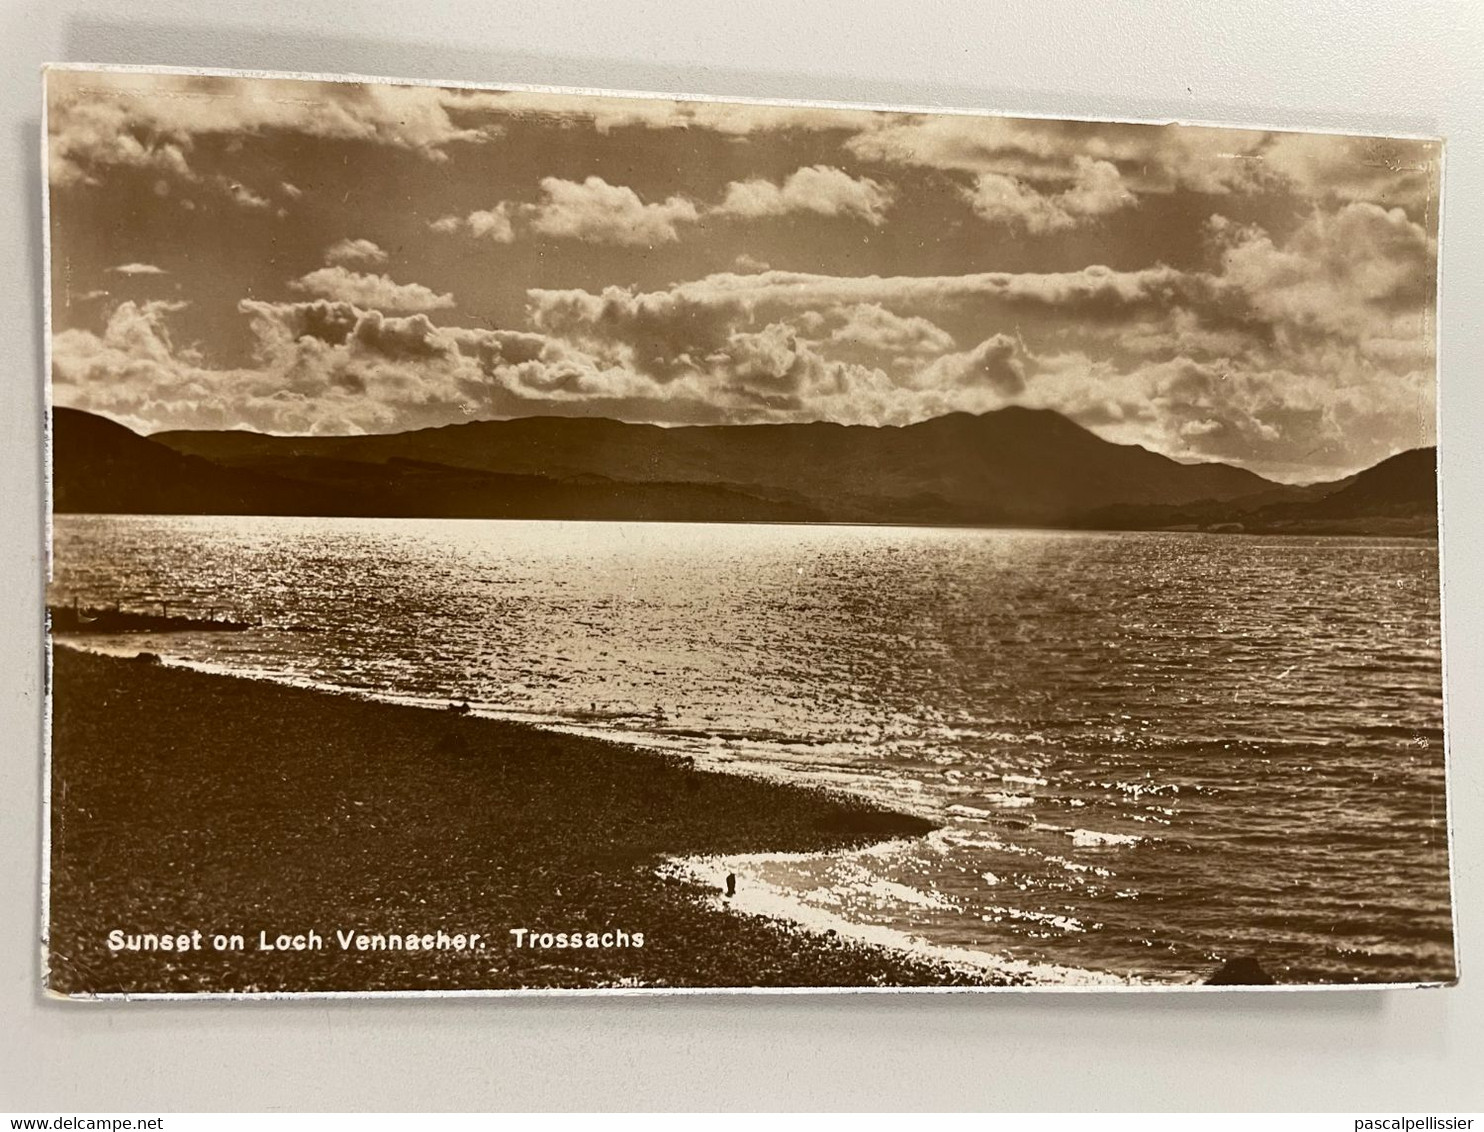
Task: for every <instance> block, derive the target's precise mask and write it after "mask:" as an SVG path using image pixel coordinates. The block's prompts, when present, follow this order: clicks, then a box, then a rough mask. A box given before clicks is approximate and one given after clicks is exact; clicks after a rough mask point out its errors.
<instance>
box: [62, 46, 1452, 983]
mask: <svg viewBox="0 0 1484 1132" xmlns="http://www.w3.org/2000/svg"><path fill="white" fill-rule="evenodd" d="M45 87H46V91H45V95H46V131H45V132H46V140H45V145H46V176H47V189H46V200H47V204H48V213H47V223H48V233H49V234H48V239H49V261H50V267H49V271H50V275H49V302H50V328H49V337H48V341H49V348H50V375H49V390H50V410H49V425H48V428H49V431H48V437H49V453H50V460H51V465H50V466H51V478H50V507H51V530H50V535H51V558H50V575H49V579H50V581H49V586H50V588H49V593H48V618H49V634H50V644H51V649H50V658H51V666H52V667H51V683H50V719H51V731H50V750H49V752H48V756H47V757H48V765H47V781H48V794H49V798H48V814H47V829H48V840H47V844H46V847H45V852H46V855H47V858H48V860H47V869H46V877H45V886H44V893H43V916H42V920H43V923H42V931H43V936H44V945H45V963H44V974H45V981H46V986H47V988H48V989H49V990H50V991H51V992H53V993H55V994H59V995H66V996H72V997H79V998H88V997H95V996H114V995H129V996H136V995H139V996H148V995H201V994H230V995H254V994H272V995H278V994H325V993H345V992H350V993H449V992H463V993H470V992H476V993H494V992H511V991H521V992H525V991H554V990H563V991H566V990H580V991H598V990H646V991H674V990H682V989H704V988H900V987H917V988H999V987H1055V988H1068V987H1071V988H1084V987H1111V988H1129V987H1139V988H1205V987H1212V986H1228V987H1229V986H1265V987H1297V986H1351V985H1368V986H1377V985H1416V984H1440V983H1449V982H1452V981H1453V980H1454V978H1455V960H1454V944H1453V915H1452V907H1451V900H1450V865H1449V832H1448V822H1447V798H1446V791H1445V750H1444V742H1443V739H1444V729H1443V698H1442V677H1441V647H1440V609H1439V577H1438V515H1437V491H1436V454H1435V447H1434V445H1435V443H1436V414H1435V404H1436V393H1435V386H1436V353H1435V338H1436V328H1435V325H1434V314H1435V310H1436V292H1437V262H1438V248H1437V233H1438V198H1439V168H1440V162H1441V156H1442V152H1441V145H1440V143H1438V142H1437V141H1434V140H1428V139H1424V138H1393V137H1355V136H1344V135H1337V134H1318V133H1303V132H1291V131H1290V132H1285V131H1279V130H1272V129H1237V128H1226V127H1211V126H1183V125H1169V124H1163V125H1157V124H1140V123H1131V122H1097V121H1060V120H1052V119H1037V118H1013V117H1003V116H993V115H988V114H984V113H977V112H975V113H943V112H921V111H895V110H883V109H867V108H850V107H841V106H833V105H800V104H783V103H766V102H748V103H735V102H721V101H697V100H677V99H675V98H672V97H661V96H649V95H645V96H637V95H625V96H620V95H601V96H598V95H590V94H577V93H572V92H565V91H560V90H531V89H505V88H498V87H484V86H439V85H431V84H423V83H416V84H413V83H402V82H395V81H384V80H377V81H371V80H361V79H357V80H339V79H326V78H323V77H315V78H305V77H294V76H289V75H284V76H277V77H271V76H261V75H243V74H232V73H196V72H183V71H180V72H158V71H144V70H127V69H122V70H121V69H98V68H83V67H61V68H51V69H49V71H48V72H47V74H46V78H45Z"/></svg>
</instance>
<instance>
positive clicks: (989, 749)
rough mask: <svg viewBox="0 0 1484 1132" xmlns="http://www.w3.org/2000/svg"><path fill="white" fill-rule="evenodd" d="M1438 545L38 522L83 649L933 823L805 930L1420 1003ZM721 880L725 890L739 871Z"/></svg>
mask: <svg viewBox="0 0 1484 1132" xmlns="http://www.w3.org/2000/svg"><path fill="white" fill-rule="evenodd" d="M1437 568H1438V562H1437V549H1436V546H1435V545H1434V544H1432V543H1428V542H1420V541H1409V540H1382V539H1348V538H1347V539H1338V538H1277V537H1262V538H1258V537H1240V536H1207V535H1198V534H1189V535H1186V534H1081V533H1078V534H1069V533H1060V532H1027V531H969V530H932V529H916V528H912V529H904V528H878V527H799V526H740V525H739V526H723V525H715V526H712V525H700V524H683V525H682V524H627V523H561V522H508V521H507V522H500V521H491V522H481V521H441V520H359V519H342V520H322V519H312V520H306V519H289V518H220V517H133V516H97V517H94V516H60V517H58V518H57V520H56V528H55V552H54V584H53V593H52V600H53V601H64V602H65V601H71V600H72V599H74V598H77V599H79V600H80V601H81V602H82V603H83V604H85V605H86V604H101V603H110V604H111V603H113V602H116V601H117V602H120V603H122V604H123V605H124V606H125V607H126V608H129V607H133V608H140V609H145V608H150V607H151V606H152V603H157V602H159V601H162V600H163V601H166V602H167V603H168V607H169V609H170V611H171V612H181V613H194V614H198V615H204V614H207V613H211V612H216V613H221V614H230V615H233V616H235V617H238V618H241V619H247V620H252V621H255V622H261V623H262V626H263V627H262V628H259V629H254V630H252V631H249V632H245V633H217V634H205V633H202V634H169V635H156V636H150V637H140V636H138V635H132V636H130V637H128V638H115V639H97V638H93V639H90V640H89V642H88V643H89V644H90V645H91V646H96V647H103V648H108V649H114V650H119V651H131V652H132V651H136V650H138V649H141V648H149V649H153V650H154V651H158V652H160V653H162V654H164V655H166V656H167V657H172V658H178V659H182V660H187V661H191V662H194V663H197V664H205V665H210V666H217V667H221V668H225V669H228V670H232V671H239V672H247V673H252V674H256V675H260V676H266V677H271V678H275V679H287V680H295V681H300V682H307V683H313V684H317V685H327V686H332V687H336V688H344V689H354V690H357V691H363V692H370V693H374V694H377V695H381V696H386V697H390V698H396V699H407V700H425V699H428V700H448V699H455V698H456V699H461V700H464V699H467V700H469V701H470V702H471V703H473V704H474V705H475V706H476V707H479V708H481V709H482V710H487V711H489V712H491V713H493V714H498V715H504V716H510V717H514V718H525V719H532V720H535V721H538V722H545V723H548V724H553V725H557V726H563V727H569V728H576V729H579V730H584V731H596V732H600V733H603V734H608V735H613V734H617V735H619V736H621V737H625V738H629V739H632V740H635V741H638V742H642V743H645V744H647V745H650V746H658V747H665V748H667V749H672V750H674V749H680V750H684V751H687V752H689V753H691V754H694V755H695V756H696V757H697V758H698V760H700V761H701V762H703V763H705V764H708V765H724V764H730V765H731V766H733V767H735V768H739V769H748V770H753V771H761V772H763V773H768V774H771V775H775V776H778V777H781V778H785V779H797V780H801V781H813V782H827V783H831V784H834V785H837V786H841V787H845V788H848V789H852V790H856V791H859V792H863V793H866V794H869V795H871V796H872V797H875V798H877V799H879V800H881V801H883V802H885V803H887V804H890V805H893V806H896V807H899V808H907V809H911V810H913V811H915V812H920V813H924V814H928V815H931V816H933V817H935V818H936V819H937V820H939V821H941V822H942V823H943V828H942V829H941V830H940V831H938V832H937V833H935V834H933V835H932V836H930V837H929V838H927V839H925V840H921V841H909V842H894V843H891V844H889V845H887V846H885V847H880V848H878V849H876V850H874V851H871V852H866V853H855V854H849V855H844V856H838V857H806V858H778V859H761V860H752V861H748V862H745V863H743V865H745V873H744V876H743V883H744V884H752V885H756V886H762V887H764V888H766V889H767V890H768V891H769V892H772V893H776V894H778V895H779V896H780V898H786V900H788V901H790V902H792V903H793V904H794V905H795V906H796V907H797V908H798V909H799V910H800V911H801V913H807V912H809V911H814V912H818V913H820V914H821V915H825V916H831V917H839V918H840V919H842V920H843V921H845V922H847V923H852V924H860V925H865V926H875V927H878V928H890V929H894V930H896V931H899V932H904V933H906V934H908V935H911V936H914V937H917V938H920V939H922V940H925V941H927V942H929V943H931V944H935V945H938V946H942V947H952V948H969V949H973V950H976V951H983V952H988V953H993V954H996V955H1006V956H1010V957H1013V958H1016V959H1020V960H1027V961H1031V962H1036V963H1053V964H1057V965H1064V966H1070V967H1075V968H1080V969H1083V970H1090V971H1097V972H1105V973H1111V974H1113V975H1116V976H1119V977H1137V978H1146V979H1155V980H1178V979H1185V978H1189V977H1190V976H1192V975H1193V974H1199V973H1202V972H1204V971H1206V970H1208V969H1209V968H1210V967H1211V966H1212V965H1213V961H1214V960H1215V959H1217V958H1224V957H1228V956H1232V955H1239V954H1251V955H1256V956H1258V957H1260V959H1261V961H1262V962H1263V964H1264V965H1265V966H1266V967H1268V969H1269V970H1271V971H1273V972H1275V973H1276V974H1278V975H1279V976H1280V977H1282V978H1284V979H1285V980H1315V981H1341V982H1349V981H1357V980H1359V981H1410V980H1429V979H1446V978H1451V977H1452V973H1453V948H1452V936H1451V914H1450V910H1449V896H1448V864H1447V830H1446V823H1445V804H1444V788H1443V743H1442V700H1441V678H1440V660H1439V656H1440V650H1439V614H1438V585H1437ZM743 865H738V866H735V867H743Z"/></svg>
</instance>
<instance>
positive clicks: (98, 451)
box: [52, 407, 1437, 534]
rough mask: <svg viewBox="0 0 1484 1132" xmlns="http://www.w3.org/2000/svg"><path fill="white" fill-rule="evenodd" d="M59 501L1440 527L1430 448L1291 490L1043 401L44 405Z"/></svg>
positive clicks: (979, 521)
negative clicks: (97, 411) (572, 409)
mask: <svg viewBox="0 0 1484 1132" xmlns="http://www.w3.org/2000/svg"><path fill="white" fill-rule="evenodd" d="M52 439H53V466H54V474H53V499H54V506H55V509H56V510H57V511H58V512H130V513H152V514H161V513H183V514H268V515H327V516H328V515H345V516H373V515H379V516H401V517H409V516H426V517H442V518H525V519H534V518H546V519H626V520H666V521H677V522H689V521H712V522H729V521H730V522H859V523H919V524H973V525H1005V526H1052V527H1082V528H1087V527H1108V528H1133V529H1242V530H1263V531H1266V530H1280V531H1281V530H1292V531H1301V530H1309V529H1312V530H1321V531H1333V532H1336V533H1350V532H1354V533H1399V534H1427V533H1430V532H1433V531H1435V530H1436V521H1437V520H1436V487H1435V475H1436V473H1435V468H1436V454H1435V452H1434V450H1433V449H1417V450H1414V451H1413V452H1408V453H1403V454H1401V455H1399V456H1395V457H1392V458H1391V459H1390V460H1387V461H1383V462H1382V463H1381V464H1379V465H1377V466H1376V467H1374V468H1371V469H1368V470H1367V471H1364V472H1361V473H1359V474H1358V475H1356V476H1352V477H1349V478H1347V479H1345V480H1339V481H1336V482H1334V483H1327V484H1314V485H1309V486H1306V487H1293V486H1289V485H1282V484H1276V483H1273V482H1272V481H1269V480H1266V479H1263V478H1262V477H1260V476H1258V475H1255V474H1254V473H1252V472H1249V471H1246V470H1244V469H1240V468H1235V467H1231V466H1229V465H1226V464H1218V463H1205V464H1182V463H1179V462H1178V461H1175V460H1171V459H1169V458H1168V457H1165V456H1161V455H1159V454H1157V453H1154V452H1150V451H1148V450H1147V449H1144V448H1141V447H1138V446H1136V445H1121V444H1113V443H1110V442H1109V441H1106V440H1103V439H1101V438H1099V437H1097V436H1096V435H1094V434H1093V433H1091V432H1089V431H1088V430H1087V429H1084V428H1082V427H1081V426H1079V425H1077V424H1075V423H1074V422H1072V421H1071V420H1069V419H1067V418H1066V417H1063V416H1061V415H1060V414H1057V413H1054V412H1050V411H1048V410H1034V409H1024V408H1016V407H1012V408H1005V409H1000V410H997V411H994V412H989V413H984V414H981V415H978V416H974V415H970V414H967V413H952V414H949V415H947V416H942V417H936V418H934V419H932V420H928V421H923V422H921V423H918V424H913V425H906V426H900V427H896V426H879V427H872V426H861V425H838V424H830V423H824V422H819V423H812V424H779V425H712V426H701V425H698V426H687V427H677V428H661V427H658V426H654V425H642V424H628V423H624V422H620V421H613V420H604V419H591V418H566V417H527V418H521V419H518V420H509V421H480V422H472V423H469V424H461V425H449V426H445V427H442V428H429V429H420V430H417V431H412V432H403V433H389V434H382V435H361V436H271V435H265V434H262V433H254V432H247V431H239V430H221V431H170V432H160V433H155V434H153V435H152V436H148V437H146V436H141V435H139V434H137V433H135V432H132V431H131V430H129V429H127V428H125V427H123V426H122V425H119V424H116V423H114V422H112V421H110V420H107V419H106V418H103V417H99V416H95V415H92V414H89V413H85V412H81V411H79V410H76V409H64V408H59V409H56V410H54V412H53V422H52Z"/></svg>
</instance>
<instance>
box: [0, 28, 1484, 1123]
mask: <svg viewBox="0 0 1484 1132" xmlns="http://www.w3.org/2000/svg"><path fill="white" fill-rule="evenodd" d="M0 12H3V15H0V89H3V92H4V93H3V113H4V122H3V131H0V239H3V244H0V252H3V254H0V348H3V353H0V358H3V363H4V364H3V365H0V569H3V571H4V583H5V585H4V589H3V591H0V593H3V595H4V598H3V600H0V649H3V650H4V651H3V663H0V807H3V815H0V839H3V849H4V852H3V857H0V1110H5V1109H9V1110H12V1111H14V1110H41V1111H45V1112H66V1111H86V1110H108V1111H130V1110H133V1111H139V1112H146V1111H149V1110H157V1111H168V1110H174V1111H192V1110H228V1111H230V1110H238V1109H263V1108H286V1109H343V1108H370V1109H414V1110H415V1109H419V1108H429V1109H471V1108H481V1109H482V1108H507V1107H511V1108H520V1107H525V1108H531V1107H537V1108H548V1107H555V1108H575V1107H581V1106H598V1107H624V1108H627V1107H664V1108H667V1107H680V1106H699V1107H704V1108H714V1107H718V1106H719V1107H756V1106H782V1107H789V1108H798V1107H803V1108H813V1107H817V1108H848V1109H855V1108H865V1107H881V1106H890V1107H905V1108H933V1109H948V1108H965V1107H970V1108H988V1109H1002V1110H1034V1109H1072V1110H1082V1109H1104V1110H1117V1109H1136V1110H1142V1109H1187V1110H1189V1109H1195V1110H1201V1109H1227V1108H1232V1109H1297V1110H1310V1109H1336V1110H1351V1111H1363V1110H1382V1111H1385V1110H1390V1111H1408V1110H1410V1111H1420V1110H1427V1111H1433V1112H1438V1111H1445V1110H1450V1109H1452V1110H1458V1109H1473V1110H1478V1109H1480V1108H1484V1083H1481V1082H1484V1074H1481V1073H1479V1071H1478V1066H1479V1064H1480V1062H1479V1052H1480V1050H1481V1049H1484V1025H1481V1021H1484V1011H1481V1004H1484V968H1481V966H1480V963H1481V962H1484V961H1481V960H1480V957H1479V952H1480V948H1481V947H1484V928H1481V923H1480V920H1481V910H1484V878H1481V875H1480V861H1481V843H1484V830H1481V824H1480V823H1481V816H1484V774H1481V754H1480V740H1481V738H1484V715H1481V706H1484V696H1481V686H1484V685H1481V680H1480V676H1481V664H1484V648H1481V647H1480V645H1479V643H1478V642H1479V640H1480V637H1481V629H1484V603H1481V601H1480V598H1481V595H1484V570H1481V569H1480V568H1479V567H1478V565H1477V564H1476V562H1475V557H1476V552H1477V551H1478V550H1479V549H1480V548H1481V545H1484V510H1481V509H1480V508H1479V507H1478V506H1477V505H1476V503H1477V501H1478V500H1479V499H1480V497H1481V494H1480V493H1481V488H1484V464H1481V463H1480V462H1479V461H1478V460H1477V453H1478V451H1479V447H1480V443H1481V440H1484V400H1481V397H1480V392H1479V388H1478V385H1479V382H1480V380H1481V379H1484V332H1481V317H1484V207H1481V201H1484V5H1481V4H1479V3H1477V0H1418V2H1413V3H1408V2H1406V0H1309V2H1307V3H1294V2H1292V0H1284V2H1275V0H1228V2H1225V3H1220V4H1218V3H1210V4H1203V3H1200V2H1199V0H1142V2H1129V3H1125V4H1101V3H1086V4H1074V3H1070V2H1068V0H1003V2H999V3H970V2H967V0H965V2H957V3H954V2H948V0H898V2H895V3H891V4H886V3H880V2H874V0H814V2H813V3H809V4H807V5H806V4H801V3H795V2H790V0H747V2H741V0H689V2H686V0H677V2H663V0H604V2H602V3H597V2H586V3H584V2H581V0H541V2H539V3H536V2H530V0H527V2H524V3H512V2H509V0H486V2H478V0H397V2H395V3H392V2H380V0H368V2H349V3H345V2H341V3H331V2H329V0H235V2H233V3H225V4H201V3H192V2H189V0H154V2H150V3H144V2H141V0H50V2H48V0H0ZM50 60H57V61H92V62H108V63H115V62H117V63H143V64H173V65H180V66H211V67H237V68H270V69H278V70H300V71H320V72H348V73H361V74H370V75H391V76H405V77H422V78H432V79H466V80H477V81H486V82H500V81H505V82H523V83H547V84H556V85H571V86H592V87H605V88H615V89H631V90H634V89H637V90H664V91H676V92H686V93H703V94H712V95H723V96H725V95H754V96H762V97H795V98H823V99H837V100H847V101H864V102H871V103H899V104H918V105H924V104H942V105H949V106H965V107H982V108H986V109H994V110H1004V111H1012V112H1015V111H1019V112H1026V113H1034V114H1052V115H1085V116H1101V117H1119V116H1123V117H1139V118H1156V119H1165V118H1169V119H1181V120H1204V121H1213V122H1223V123H1230V124H1234V125H1271V126H1285V127H1290V128H1306V127H1323V128H1334V129H1344V130H1353V131H1356V132H1388V131H1389V132H1409V133H1428V134H1441V135H1444V136H1445V137H1447V139H1448V150H1447V165H1446V181H1445V194H1444V195H1445V207H1444V232H1443V240H1442V249H1443V252H1442V254H1443V293H1442V306H1441V313H1440V319H1439V322H1440V326H1441V334H1442V350H1441V358H1442V362H1441V379H1442V406H1443V408H1442V415H1443V440H1442V445H1443V446H1442V463H1443V468H1444V482H1445V489H1444V501H1445V503H1444V506H1445V559H1444V561H1445V569H1444V573H1445V577H1446V582H1447V586H1446V602H1447V606H1446V621H1447V626H1446V627H1447V647H1448V694H1449V724H1450V728H1451V741H1452V757H1453V777H1452V800H1453V814H1454V820H1455V823H1456V833H1455V842H1454V845H1455V853H1456V856H1457V864H1456V876H1457V883H1458V891H1457V900H1458V905H1459V908H1460V917H1461V929H1462V937H1461V942H1462V952H1463V962H1464V967H1465V975H1464V980H1463V983H1462V985H1461V986H1460V987H1458V988H1454V989H1449V990H1434V991H1412V992H1391V993H1381V992H1354V993H1343V994H1341V993H1323V994H1321V993H1314V992H1294V993H1285V994H1265V995H1241V994H1232V995H1223V996H1212V995H1205V996H1188V995H1181V996H1167V997H1161V996H1157V995H1151V996H1130V995H1124V996H1118V997H1115V996H1106V995H1078V996H1057V997H1048V996H1039V997H1038V996H1035V995H1032V994H999V995H992V996H948V997H929V996H911V995H899V996H879V995H878V996H848V997H828V996H803V997H788V998H776V997H775V998H768V997H715V998H713V997H694V998H685V999H670V1000H666V999H613V1000H574V999H566V1000H533V1001H515V1000H486V1001H478V1000H475V1001H455V1002H436V1001H429V1002H371V1003H363V1004H355V1003H346V1002H335V1003H312V1002H299V1003H257V1004H214V1005H196V1006H192V1005H183V1004H135V1005H132V1006H125V1005H116V1006H83V1005H76V1004H61V1003H53V1002H49V1001H45V1000H43V999H42V998H41V997H40V995H39V994H38V991H37V987H38V985H39V974H38V964H37V943H36V939H37V890H38V859H39V845H40V839H39V832H38V817H39V790H40V770H39V768H40V765H41V759H40V716H41V710H42V695H41V672H40V655H41V654H40V637H39V632H40V610H41V606H42V600H41V575H42V557H41V529H42V528H41V517H40V467H41V458H40V441H39V435H40V433H39V423H40V409H39V405H40V390H41V382H42V376H43V375H42V364H41V341H42V321H41V320H42V312H41V305H40V296H41V282H40V280H41V266H40V256H41V250H40V249H41V235H40V232H41V228H40V180H39V172H38V161H37V148H38V146H37V140H38V128H39V127H38V119H39V110H40V94H41V85H40V76H39V72H38V68H39V66H40V64H41V63H42V62H44V61H50Z"/></svg>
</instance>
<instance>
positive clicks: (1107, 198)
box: [964, 157, 1138, 235]
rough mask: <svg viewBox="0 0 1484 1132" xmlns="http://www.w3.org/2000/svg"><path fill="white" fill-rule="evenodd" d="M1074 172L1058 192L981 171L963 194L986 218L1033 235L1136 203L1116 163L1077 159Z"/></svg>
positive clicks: (1056, 230)
mask: <svg viewBox="0 0 1484 1132" xmlns="http://www.w3.org/2000/svg"><path fill="white" fill-rule="evenodd" d="M1073 171H1074V172H1073V177H1072V182H1071V184H1070V185H1069V186H1068V187H1067V188H1065V189H1062V190H1060V191H1059V192H1043V191H1041V190H1039V189H1036V188H1034V187H1033V186H1031V185H1029V184H1027V183H1026V182H1024V181H1022V180H1020V179H1019V178H1016V177H1007V176H1005V175H1004V174H1002V173H980V174H979V176H978V177H977V178H976V179H975V182H974V186H973V188H971V189H968V190H966V191H965V193H964V195H965V197H966V198H967V199H968V201H969V203H970V204H971V205H972V206H973V209H974V211H975V212H977V213H978V214H979V215H980V216H982V217H983V218H984V219H985V220H989V221H991V222H995V223H1002V224H1008V225H1010V226H1012V227H1020V228H1024V229H1025V230H1026V231H1027V232H1030V233H1031V234H1032V235H1041V234H1043V233H1046V232H1058V231H1061V230H1063V229H1067V228H1074V227H1077V226H1078V225H1080V224H1086V223H1089V222H1091V221H1094V220H1097V219H1100V218H1101V217H1103V216H1106V215H1107V214H1109V213H1111V212H1117V211H1118V210H1120V209H1123V208H1128V207H1130V206H1132V205H1134V204H1136V203H1138V198H1137V197H1136V196H1135V195H1134V194H1133V192H1131V191H1130V190H1129V188H1128V186H1127V185H1126V184H1124V181H1123V178H1122V177H1121V176H1120V175H1119V172H1118V167H1117V166H1116V165H1114V164H1113V163H1112V162H1109V161H1092V160H1090V159H1088V158H1085V157H1078V158H1076V159H1075V161H1074V164H1073Z"/></svg>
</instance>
